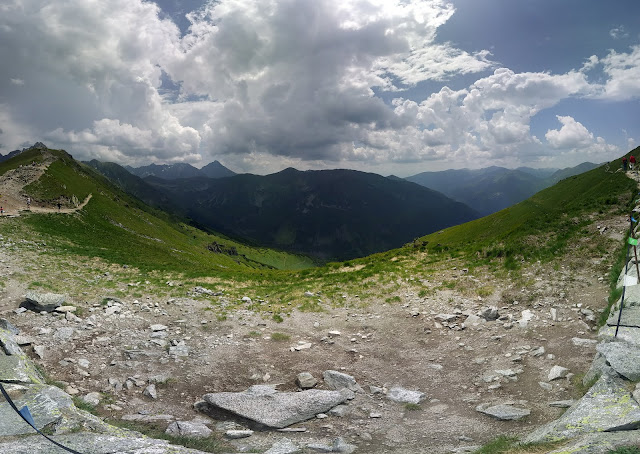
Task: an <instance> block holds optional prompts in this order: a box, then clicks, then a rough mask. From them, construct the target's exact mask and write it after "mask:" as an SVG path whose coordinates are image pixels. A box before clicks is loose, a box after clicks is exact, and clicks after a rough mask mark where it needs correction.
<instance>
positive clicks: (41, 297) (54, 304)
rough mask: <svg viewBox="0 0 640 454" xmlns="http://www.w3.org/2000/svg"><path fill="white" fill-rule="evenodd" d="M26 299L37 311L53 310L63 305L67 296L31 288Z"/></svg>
mask: <svg viewBox="0 0 640 454" xmlns="http://www.w3.org/2000/svg"><path fill="white" fill-rule="evenodd" d="M25 299H26V300H27V303H29V304H30V305H31V306H32V307H33V309H34V310H35V311H38V312H42V311H45V312H51V311H54V310H55V309H56V308H58V307H60V306H62V305H63V304H64V302H65V300H66V299H67V297H66V296H64V295H60V294H58V293H40V292H36V291H35V290H29V291H27V293H26V295H25Z"/></svg>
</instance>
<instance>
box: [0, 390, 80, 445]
mask: <svg viewBox="0 0 640 454" xmlns="http://www.w3.org/2000/svg"><path fill="white" fill-rule="evenodd" d="M3 382H4V383H11V382H7V381H4V380H0V391H2V395H3V396H4V398H5V399H6V400H7V402H8V403H9V405H11V408H13V410H14V411H15V412H16V413H18V414H19V415H20V417H21V418H22V419H23V420H24V421H25V422H26V423H27V424H29V425H30V426H31V427H33V429H34V430H35V431H36V432H38V433H39V434H40V435H42V436H43V437H44V438H46V439H47V440H49V441H50V442H51V443H53V444H54V445H56V446H58V447H60V448H62V449H64V450H65V451H68V452H70V453H72V454H82V453H80V452H78V451H75V450H73V449H71V448H67V447H66V446H64V445H61V444H60V443H58V442H57V441H55V440H52V439H51V438H49V437H48V436H46V435H45V434H43V433H42V432H40V431H39V430H38V428H37V427H36V423H35V421H34V420H33V416H31V412H30V411H29V408H28V407H27V406H26V405H25V406H24V407H22V409H20V410H18V407H16V404H14V403H13V400H11V397H9V394H7V391H6V390H5V389H4V386H2V383H3Z"/></svg>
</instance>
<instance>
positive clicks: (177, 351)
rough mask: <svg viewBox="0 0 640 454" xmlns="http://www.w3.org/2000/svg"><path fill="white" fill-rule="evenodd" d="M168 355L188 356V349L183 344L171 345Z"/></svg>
mask: <svg viewBox="0 0 640 454" xmlns="http://www.w3.org/2000/svg"><path fill="white" fill-rule="evenodd" d="M169 354H170V355H172V356H181V357H186V356H189V347H187V345H186V344H185V343H184V342H179V343H178V345H172V346H171V347H169Z"/></svg>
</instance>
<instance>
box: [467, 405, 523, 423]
mask: <svg viewBox="0 0 640 454" xmlns="http://www.w3.org/2000/svg"><path fill="white" fill-rule="evenodd" d="M476 411H478V412H480V413H484V414H485V415H489V416H493V417H494V418H496V419H499V420H501V421H515V420H518V419H522V418H524V417H525V416H529V415H530V414H531V410H528V409H526V408H518V407H514V406H511V405H505V404H500V405H491V404H480V405H478V406H477V407H476Z"/></svg>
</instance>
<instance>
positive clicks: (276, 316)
mask: <svg viewBox="0 0 640 454" xmlns="http://www.w3.org/2000/svg"><path fill="white" fill-rule="evenodd" d="M271 319H272V320H273V321H274V322H276V323H282V322H284V319H283V318H282V315H280V314H273V316H272V317H271Z"/></svg>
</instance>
